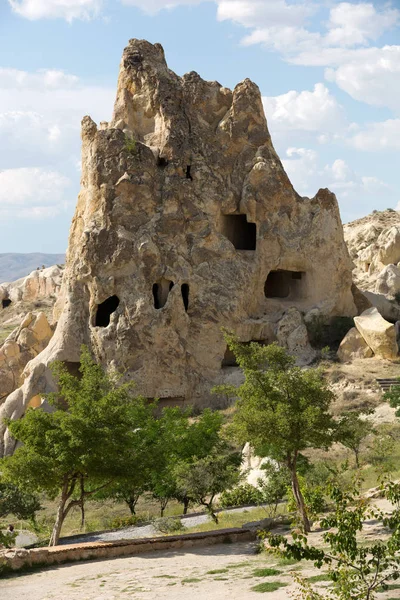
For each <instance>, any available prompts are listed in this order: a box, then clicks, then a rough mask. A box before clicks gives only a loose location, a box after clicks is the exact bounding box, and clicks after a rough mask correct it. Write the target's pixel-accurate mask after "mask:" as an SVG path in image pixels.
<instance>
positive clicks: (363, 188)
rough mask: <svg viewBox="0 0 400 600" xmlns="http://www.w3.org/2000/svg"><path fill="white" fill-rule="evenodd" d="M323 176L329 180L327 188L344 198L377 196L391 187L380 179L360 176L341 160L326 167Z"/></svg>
mask: <svg viewBox="0 0 400 600" xmlns="http://www.w3.org/2000/svg"><path fill="white" fill-rule="evenodd" d="M321 175H322V176H324V177H325V178H328V179H327V187H328V188H329V189H331V190H332V191H334V192H335V193H336V194H338V196H339V197H342V198H348V197H349V196H350V197H351V196H354V195H356V194H363V195H365V194H371V195H376V194H377V193H379V192H382V191H383V190H388V189H389V186H388V185H387V184H386V183H385V182H383V181H381V180H380V179H378V177H374V176H363V175H359V174H358V173H356V172H355V171H353V169H351V167H350V166H349V165H348V164H347V163H346V161H344V160H343V159H341V158H338V159H336V160H335V161H334V162H333V163H332V164H331V165H326V167H325V168H324V169H323V171H322V172H321Z"/></svg>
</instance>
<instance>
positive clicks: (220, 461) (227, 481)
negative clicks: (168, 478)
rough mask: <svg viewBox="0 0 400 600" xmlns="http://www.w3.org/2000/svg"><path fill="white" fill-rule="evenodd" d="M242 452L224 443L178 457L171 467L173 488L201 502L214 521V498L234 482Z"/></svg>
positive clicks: (236, 477)
mask: <svg viewBox="0 0 400 600" xmlns="http://www.w3.org/2000/svg"><path fill="white" fill-rule="evenodd" d="M241 462H242V456H241V453H240V452H235V451H234V450H233V449H232V447H230V446H229V445H228V444H227V443H223V442H220V444H219V445H218V446H217V447H216V448H214V449H213V451H212V452H211V453H210V454H208V455H206V456H204V457H201V458H196V459H194V460H191V461H181V462H179V463H178V464H177V465H176V467H175V476H176V483H177V488H178V490H179V491H180V493H181V494H182V495H186V496H188V497H189V498H191V499H192V500H193V501H194V502H196V503H198V504H201V505H202V506H204V507H205V508H206V509H207V511H208V512H209V514H210V516H211V518H212V519H213V521H214V522H215V523H218V517H217V515H216V513H215V508H214V500H215V496H216V495H217V494H220V493H221V492H224V491H225V490H227V489H229V488H231V487H233V486H235V485H237V483H238V482H239V480H240V471H239V468H240V464H241Z"/></svg>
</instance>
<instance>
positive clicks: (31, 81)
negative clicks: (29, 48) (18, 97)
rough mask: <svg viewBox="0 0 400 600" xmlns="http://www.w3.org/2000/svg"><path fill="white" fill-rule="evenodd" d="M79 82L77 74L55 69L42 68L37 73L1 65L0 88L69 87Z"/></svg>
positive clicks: (48, 88) (47, 88)
mask: <svg viewBox="0 0 400 600" xmlns="http://www.w3.org/2000/svg"><path fill="white" fill-rule="evenodd" d="M78 82H79V78H78V77H76V76H75V75H69V74H68V73H64V71H59V70H55V69H49V70H46V69H40V70H39V71H37V72H36V73H28V72H27V71H20V70H18V69H4V68H1V67H0V89H14V88H17V89H21V88H23V89H33V90H34V89H43V88H45V89H46V90H51V89H53V90H55V89H66V88H68V89H69V88H73V87H75V86H76V85H77V84H78Z"/></svg>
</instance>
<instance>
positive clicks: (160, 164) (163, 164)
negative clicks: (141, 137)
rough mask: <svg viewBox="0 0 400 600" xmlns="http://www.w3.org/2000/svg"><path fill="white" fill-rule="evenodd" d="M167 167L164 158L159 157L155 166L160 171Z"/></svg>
mask: <svg viewBox="0 0 400 600" xmlns="http://www.w3.org/2000/svg"><path fill="white" fill-rule="evenodd" d="M167 165H168V160H167V159H166V158H165V157H164V156H159V157H158V158H157V166H158V167H161V168H162V169H163V168H164V167H166V166H167Z"/></svg>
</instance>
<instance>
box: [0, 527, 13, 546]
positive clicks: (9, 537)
mask: <svg viewBox="0 0 400 600" xmlns="http://www.w3.org/2000/svg"><path fill="white" fill-rule="evenodd" d="M16 537H17V532H16V531H13V532H11V531H7V532H6V533H3V532H2V531H0V548H12V547H13V546H14V544H15V539H16Z"/></svg>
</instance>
